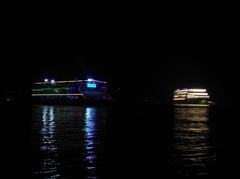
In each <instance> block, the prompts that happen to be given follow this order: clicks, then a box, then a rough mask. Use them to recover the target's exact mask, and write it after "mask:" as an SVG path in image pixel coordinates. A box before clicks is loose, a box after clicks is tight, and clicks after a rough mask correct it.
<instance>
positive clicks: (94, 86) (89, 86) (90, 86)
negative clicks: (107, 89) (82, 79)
mask: <svg viewBox="0 0 240 179" xmlns="http://www.w3.org/2000/svg"><path fill="white" fill-rule="evenodd" d="M87 87H88V88H96V87H97V85H96V84H95V83H87Z"/></svg>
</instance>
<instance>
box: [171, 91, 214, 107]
mask: <svg viewBox="0 0 240 179" xmlns="http://www.w3.org/2000/svg"><path fill="white" fill-rule="evenodd" d="M209 98H210V97H209V94H208V93H207V90H206V89H193V88H191V89H186V88H184V89H177V90H175V91H174V97H173V104H174V105H175V106H189V107H208V106H210V104H211V102H210V101H209Z"/></svg>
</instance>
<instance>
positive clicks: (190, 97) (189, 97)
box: [187, 96, 209, 99]
mask: <svg viewBox="0 0 240 179" xmlns="http://www.w3.org/2000/svg"><path fill="white" fill-rule="evenodd" d="M193 98H194V99H196V98H206V99H208V98H209V96H187V99H193Z"/></svg>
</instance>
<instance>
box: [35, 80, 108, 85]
mask: <svg viewBox="0 0 240 179" xmlns="http://www.w3.org/2000/svg"><path fill="white" fill-rule="evenodd" d="M76 82H90V81H88V80H70V81H55V83H76ZM91 82H99V83H107V82H105V81H99V80H92V81H91ZM35 84H49V83H46V82H35Z"/></svg>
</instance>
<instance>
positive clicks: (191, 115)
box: [173, 107, 216, 176]
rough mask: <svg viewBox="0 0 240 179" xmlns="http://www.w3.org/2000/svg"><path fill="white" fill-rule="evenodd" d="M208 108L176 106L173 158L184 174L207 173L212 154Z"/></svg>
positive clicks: (214, 158)
mask: <svg viewBox="0 0 240 179" xmlns="http://www.w3.org/2000/svg"><path fill="white" fill-rule="evenodd" d="M208 110H209V109H208V108H195V107H194V108H175V126H174V134H173V137H174V144H173V160H174V166H175V171H176V172H177V173H178V174H179V175H182V176H193V175H207V174H208V167H209V166H211V164H212V163H213V162H214V161H215V160H216V155H213V154H211V150H212V146H211V144H210V142H209V140H210V128H209V125H208V120H209V118H208V112H209V111H208Z"/></svg>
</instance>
